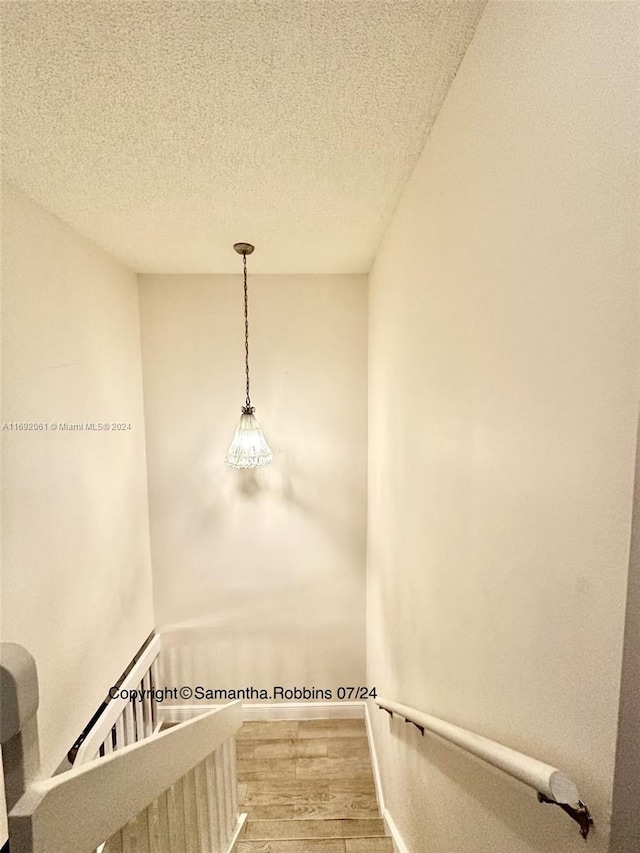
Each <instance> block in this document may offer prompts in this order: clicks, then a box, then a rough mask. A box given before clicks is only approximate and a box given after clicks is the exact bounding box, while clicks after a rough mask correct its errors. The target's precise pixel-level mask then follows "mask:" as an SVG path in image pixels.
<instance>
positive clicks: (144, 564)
mask: <svg viewBox="0 0 640 853" xmlns="http://www.w3.org/2000/svg"><path fill="white" fill-rule="evenodd" d="M2 208H3V209H2V255H3V257H2V260H3V267H2V275H3V294H2V307H3V318H2V320H3V324H2V356H3V365H2V366H3V375H2V395H3V420H4V422H42V423H47V424H50V423H52V422H55V423H58V422H67V423H85V422H93V421H95V422H98V421H102V422H109V423H111V422H112V421H117V422H124V423H131V426H132V429H131V430H130V431H129V430H127V431H120V432H116V431H109V432H88V431H82V432H73V431H61V430H58V431H56V432H54V431H52V430H51V429H49V430H47V431H42V432H12V431H7V430H4V431H3V432H2V465H3V487H2V532H3V543H2V544H3V549H2V575H1V582H2V640H4V641H8V642H16V643H21V644H22V645H24V646H25V647H26V648H27V649H28V650H29V651H30V652H31V653H32V654H33V656H34V657H35V659H36V663H37V665H38V672H39V679H40V694H41V704H40V711H39V727H40V737H41V750H42V763H43V772H44V773H46V774H48V773H51V772H52V771H53V770H54V769H55V768H56V767H57V765H58V764H59V762H60V761H61V759H62V758H63V757H64V755H65V753H66V751H67V750H68V749H69V748H70V746H71V745H72V743H73V741H74V740H75V738H76V737H77V736H78V734H79V733H80V731H81V730H82V728H83V727H84V725H85V724H86V722H87V721H88V720H89V718H90V717H91V715H92V714H93V713H94V711H95V710H96V708H97V707H98V705H99V704H100V702H101V701H102V700H103V698H104V695H105V692H106V690H107V689H108V687H109V686H110V685H111V684H113V682H114V680H115V679H116V678H117V677H118V676H119V675H120V673H121V672H122V671H123V669H124V668H125V667H126V665H127V664H128V663H129V661H130V659H131V657H132V656H133V654H134V653H135V652H136V651H137V649H138V647H139V646H140V645H141V643H142V642H143V641H144V639H145V637H146V636H147V634H148V633H149V632H150V631H151V629H152V628H153V613H152V596H151V567H150V552H149V528H148V512H147V496H146V478H145V446H144V424H143V408H142V388H141V380H142V377H141V367H140V336H139V325H138V299H137V287H136V277H135V275H134V274H133V273H132V272H130V271H129V270H127V269H125V268H124V267H123V266H121V265H120V264H118V263H117V262H115V261H114V260H113V259H111V258H110V257H109V256H108V255H106V254H105V253H103V252H102V251H100V250H99V249H98V248H97V247H96V246H94V245H93V244H92V243H90V242H88V241H87V240H86V239H84V238H83V237H81V236H80V235H78V234H77V233H76V232H74V231H72V230H71V229H70V228H68V227H67V226H66V225H64V224H63V223H61V222H60V220H58V219H56V218H55V217H54V216H52V215H51V214H49V213H48V212H46V211H45V210H43V209H42V208H41V207H39V206H38V205H36V204H35V203H33V202H31V201H30V200H29V199H27V198H26V197H25V196H24V195H22V194H21V193H20V192H19V191H17V190H15V189H13V188H11V187H9V186H5V187H4V188H3V196H2Z"/></svg>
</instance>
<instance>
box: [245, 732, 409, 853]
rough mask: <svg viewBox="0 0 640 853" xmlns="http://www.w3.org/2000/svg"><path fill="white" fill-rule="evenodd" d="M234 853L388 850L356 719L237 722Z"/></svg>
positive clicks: (390, 852) (366, 750)
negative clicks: (239, 819) (241, 821)
mask: <svg viewBox="0 0 640 853" xmlns="http://www.w3.org/2000/svg"><path fill="white" fill-rule="evenodd" d="M236 747H237V755H238V795H239V796H238V799H239V802H240V811H242V812H246V813H247V814H248V820H247V822H246V824H245V826H244V829H243V832H242V835H241V837H240V841H239V842H238V845H237V847H236V853H393V844H392V842H391V839H390V838H388V837H386V836H385V830H384V825H383V822H382V819H381V818H380V812H379V810H378V803H377V800H376V794H375V786H374V782H373V773H372V770H371V759H370V756H369V745H368V742H367V737H366V731H365V726H364V721H363V720H353V719H350V720H303V721H299V722H298V721H288V720H282V721H277V722H256V723H245V724H244V725H243V727H242V729H241V730H240V732H239V733H238V735H237V740H236Z"/></svg>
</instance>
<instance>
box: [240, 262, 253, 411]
mask: <svg viewBox="0 0 640 853" xmlns="http://www.w3.org/2000/svg"><path fill="white" fill-rule="evenodd" d="M242 260H243V262H244V356H245V358H244V363H245V373H246V375H247V400H246V406H247V409H250V408H251V397H250V396H249V296H248V291H247V256H246V254H244V255H243V256H242Z"/></svg>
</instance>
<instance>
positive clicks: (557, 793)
mask: <svg viewBox="0 0 640 853" xmlns="http://www.w3.org/2000/svg"><path fill="white" fill-rule="evenodd" d="M375 701H376V704H377V705H379V706H380V708H383V709H384V710H385V711H388V712H389V713H391V714H397V715H398V716H400V717H404V719H405V720H409V722H411V723H414V724H415V725H416V726H418V727H419V728H422V729H426V730H428V731H430V732H433V733H434V734H436V735H438V736H439V737H441V738H444V739H445V740H448V741H450V742H451V743H453V744H455V745H456V746H459V747H460V748H461V749H465V750H466V751H467V752H470V753H471V754H472V755H475V756H477V757H478V758H481V759H482V760H483V761H486V762H487V763H488V764H491V765H493V767H497V768H498V769H499V770H502V771H503V772H504V773H508V774H509V776H513V778H514V779H519V780H520V781H521V782H524V784H525V785H529V787H530V788H533V789H534V790H535V791H539V792H540V793H541V794H544V795H545V796H546V797H548V798H549V799H551V800H554V801H555V802H556V803H558V804H563V803H564V804H567V805H570V806H572V807H574V808H578V807H579V805H580V803H581V800H580V795H579V794H578V788H577V786H576V784H575V782H573V781H572V780H571V779H570V778H569V777H568V776H566V775H565V774H564V773H562V772H561V771H560V770H558V769H557V768H555V767H551V765H549V764H545V763H544V762H542V761H538V760H537V759H536V758H531V757H530V756H528V755H524V753H522V752H517V751H516V750H515V749H511V748H510V747H508V746H503V744H501V743H497V742H496V741H493V740H489V738H486V737H482V736H481V735H476V734H474V733H473V732H469V731H467V730H466V729H462V728H460V727H459V726H454V725H453V724H452V723H447V722H445V721H444V720H440V719H438V718H437V717H432V716H430V715H429V714H424V713H422V711H416V710H415V708H410V707H409V706H408V705H401V704H399V703H398V702H391V701H389V700H388V699H376V700H375Z"/></svg>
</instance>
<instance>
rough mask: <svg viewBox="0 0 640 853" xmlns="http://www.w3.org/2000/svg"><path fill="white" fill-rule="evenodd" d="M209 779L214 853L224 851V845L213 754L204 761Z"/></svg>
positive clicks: (208, 790) (208, 788)
mask: <svg viewBox="0 0 640 853" xmlns="http://www.w3.org/2000/svg"><path fill="white" fill-rule="evenodd" d="M204 766H205V772H206V779H207V799H208V800H209V818H210V824H211V850H212V853H224V851H225V848H224V847H223V835H222V833H223V823H222V820H221V819H220V802H219V800H218V794H219V789H218V784H217V780H216V766H215V758H214V756H213V755H208V756H207V758H206V759H205V762H204Z"/></svg>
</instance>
